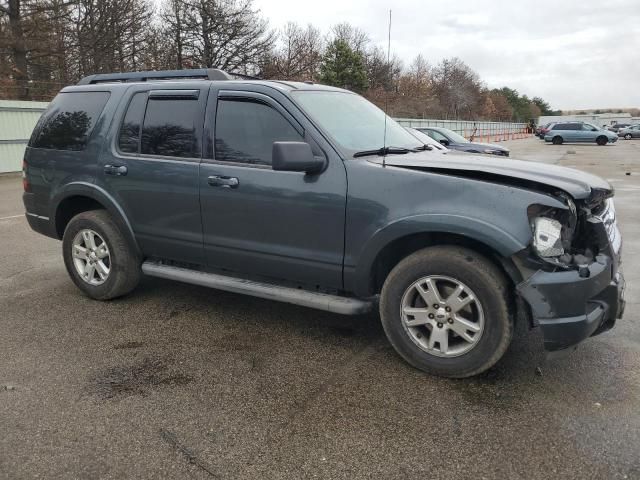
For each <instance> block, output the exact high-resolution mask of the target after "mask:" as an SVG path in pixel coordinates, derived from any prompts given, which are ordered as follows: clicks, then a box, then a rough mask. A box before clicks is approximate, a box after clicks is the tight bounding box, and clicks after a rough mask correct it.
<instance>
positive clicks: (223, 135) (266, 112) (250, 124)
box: [215, 99, 303, 165]
mask: <svg viewBox="0 0 640 480" xmlns="http://www.w3.org/2000/svg"><path fill="white" fill-rule="evenodd" d="M302 140H303V138H302V136H301V135H300V134H299V133H298V131H297V130H296V129H295V128H293V126H292V125H291V124H290V123H289V122H288V121H287V120H286V119H285V118H284V117H283V116H282V115H281V114H280V113H279V112H278V111H277V110H274V109H273V108H271V107H270V106H268V105H265V104H263V103H258V102H255V101H248V100H240V99H239V100H219V101H218V111H217V112H216V132H215V159H216V160H221V161H225V162H240V163H252V164H260V165H271V151H272V148H273V142H278V141H293V142H296V141H297V142H300V141H302Z"/></svg>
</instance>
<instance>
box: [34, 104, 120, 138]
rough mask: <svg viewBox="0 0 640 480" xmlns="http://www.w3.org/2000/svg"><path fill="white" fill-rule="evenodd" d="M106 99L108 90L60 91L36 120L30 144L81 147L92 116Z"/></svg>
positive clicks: (94, 120)
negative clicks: (37, 121) (37, 122)
mask: <svg viewBox="0 0 640 480" xmlns="http://www.w3.org/2000/svg"><path fill="white" fill-rule="evenodd" d="M107 100H109V92H68V93H60V94H58V96H57V97H56V98H55V99H54V100H53V102H51V105H50V106H49V109H48V110H47V111H46V112H45V114H44V115H43V118H42V121H41V122H39V127H38V131H37V133H35V134H34V135H33V136H32V138H31V141H30V142H29V146H30V147H34V148H48V149H52V150H73V151H78V150H83V149H84V147H85V146H86V145H87V141H88V140H89V137H90V136H91V132H92V130H93V127H94V125H95V124H96V120H97V119H98V117H99V116H100V114H101V113H102V109H103V108H104V106H105V105H106V103H107Z"/></svg>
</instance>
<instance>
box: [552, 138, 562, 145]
mask: <svg viewBox="0 0 640 480" xmlns="http://www.w3.org/2000/svg"><path fill="white" fill-rule="evenodd" d="M562 142H563V140H562V137H560V136H557V137H553V144H554V145H562Z"/></svg>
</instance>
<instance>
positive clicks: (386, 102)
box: [382, 10, 391, 168]
mask: <svg viewBox="0 0 640 480" xmlns="http://www.w3.org/2000/svg"><path fill="white" fill-rule="evenodd" d="M390 62H391V10H389V38H388V39H387V68H388V69H389V73H391V66H390ZM388 110H389V92H387V94H386V95H385V98H384V134H383V136H382V167H383V168H384V167H385V166H386V158H387V152H386V150H387V111H388Z"/></svg>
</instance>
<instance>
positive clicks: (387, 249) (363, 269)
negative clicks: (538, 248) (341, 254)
mask: <svg viewBox="0 0 640 480" xmlns="http://www.w3.org/2000/svg"><path fill="white" fill-rule="evenodd" d="M420 217H423V216H420ZM427 217H432V216H430V215H427ZM434 217H435V218H428V219H424V218H418V219H417V218H415V217H410V218H408V219H404V220H401V221H398V222H396V223H394V224H391V225H389V226H388V227H386V228H384V229H382V230H381V231H378V232H377V233H376V235H374V237H373V238H372V239H370V240H369V242H368V243H367V245H366V246H365V248H364V249H363V252H362V254H361V256H360V259H359V261H358V266H357V267H356V269H355V275H354V278H353V279H352V280H353V283H354V285H353V286H354V288H353V290H354V291H355V293H356V294H357V295H358V296H363V297H366V296H371V295H375V294H377V293H379V291H380V288H381V286H382V283H383V282H384V279H385V278H386V276H387V275H388V274H389V272H390V271H391V269H392V268H393V267H394V266H395V265H397V263H398V262H399V261H400V260H402V259H403V258H405V257H406V256H408V255H410V254H412V253H414V252H416V251H418V250H420V249H422V248H426V247H429V246H435V245H457V246H464V247H467V248H469V249H471V250H474V251H477V252H478V253H481V254H483V255H485V256H487V257H488V258H489V259H490V260H491V261H493V262H494V263H496V265H498V267H499V268H500V269H501V270H502V271H504V272H505V274H506V275H507V276H508V277H509V279H510V280H511V281H512V282H517V281H518V280H519V275H520V274H519V271H518V270H517V269H516V268H515V266H514V265H513V262H512V261H511V256H512V255H513V254H515V253H516V252H518V251H521V250H523V249H524V248H526V246H527V244H528V242H529V240H530V239H529V238H526V239H524V238H521V239H519V238H516V237H514V236H513V235H511V234H510V233H508V232H506V231H504V230H502V229H500V228H499V227H497V226H495V225H491V224H488V223H486V222H483V221H481V220H478V219H473V218H467V217H458V216H448V215H445V216H434ZM347 280H348V279H347V278H345V286H348V285H347V283H348V281H347Z"/></svg>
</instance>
